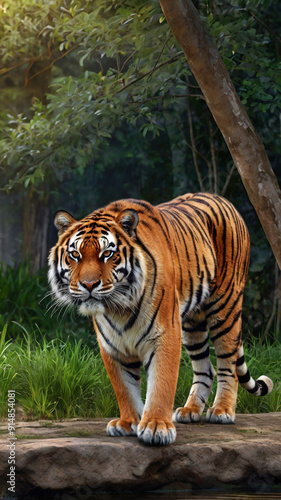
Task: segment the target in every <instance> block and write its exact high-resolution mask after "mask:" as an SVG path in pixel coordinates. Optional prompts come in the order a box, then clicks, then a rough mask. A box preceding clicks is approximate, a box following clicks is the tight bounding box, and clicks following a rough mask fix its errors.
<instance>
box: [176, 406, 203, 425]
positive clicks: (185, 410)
mask: <svg viewBox="0 0 281 500" xmlns="http://www.w3.org/2000/svg"><path fill="white" fill-rule="evenodd" d="M201 413H202V410H201V408H199V407H198V406H196V405H192V406H191V405H189V406H184V407H182V408H177V409H176V411H175V412H174V415H173V421H174V422H178V423H180V424H188V423H190V422H199V421H200V419H201Z"/></svg>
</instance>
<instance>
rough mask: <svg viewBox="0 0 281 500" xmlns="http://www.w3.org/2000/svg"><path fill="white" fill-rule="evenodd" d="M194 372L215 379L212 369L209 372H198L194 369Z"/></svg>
mask: <svg viewBox="0 0 281 500" xmlns="http://www.w3.org/2000/svg"><path fill="white" fill-rule="evenodd" d="M193 373H194V375H197V376H199V375H200V376H201V377H208V378H210V379H211V380H214V377H213V374H212V372H211V371H210V373H207V372H197V371H195V370H193Z"/></svg>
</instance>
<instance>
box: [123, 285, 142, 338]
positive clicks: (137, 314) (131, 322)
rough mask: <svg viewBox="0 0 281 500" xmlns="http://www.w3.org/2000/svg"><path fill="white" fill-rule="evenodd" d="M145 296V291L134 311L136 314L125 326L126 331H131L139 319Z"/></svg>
mask: <svg viewBox="0 0 281 500" xmlns="http://www.w3.org/2000/svg"><path fill="white" fill-rule="evenodd" d="M144 296H145V290H144V292H143V294H142V296H141V298H140V300H139V301H138V303H137V305H136V307H135V309H134V312H133V314H132V316H131V317H130V319H129V320H128V321H127V323H126V325H125V326H124V331H126V330H129V328H132V326H133V325H134V323H135V322H136V321H137V319H138V317H139V314H140V310H141V305H142V301H143V298H144Z"/></svg>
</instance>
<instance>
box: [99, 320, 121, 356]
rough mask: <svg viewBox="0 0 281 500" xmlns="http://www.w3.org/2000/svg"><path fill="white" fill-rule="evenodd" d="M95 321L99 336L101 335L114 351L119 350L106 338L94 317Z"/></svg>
mask: <svg viewBox="0 0 281 500" xmlns="http://www.w3.org/2000/svg"><path fill="white" fill-rule="evenodd" d="M95 322H96V325H97V327H98V329H99V333H100V334H101V336H102V337H103V339H104V340H105V342H106V343H107V344H108V345H109V346H110V347H111V348H112V349H114V351H116V352H119V351H118V349H117V348H116V347H115V346H114V345H113V344H112V342H110V340H109V338H107V336H106V335H105V333H104V331H103V330H102V328H101V326H100V325H99V324H98V322H97V320H96V319H95Z"/></svg>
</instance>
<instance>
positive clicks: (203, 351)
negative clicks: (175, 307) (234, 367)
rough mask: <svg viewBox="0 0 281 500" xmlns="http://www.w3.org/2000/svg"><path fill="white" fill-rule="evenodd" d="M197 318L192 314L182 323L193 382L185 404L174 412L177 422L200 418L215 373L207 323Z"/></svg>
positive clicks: (196, 420) (183, 339) (194, 420)
mask: <svg viewBox="0 0 281 500" xmlns="http://www.w3.org/2000/svg"><path fill="white" fill-rule="evenodd" d="M196 316H198V318H196ZM193 318H194V320H193ZM199 318H200V316H199V315H194V316H193V317H192V320H191V319H190V318H189V319H188V321H184V322H183V325H182V342H183V345H184V347H185V349H186V351H187V353H188V354H189V357H190V359H191V363H192V368H193V383H192V386H191V389H190V393H189V396H188V399H187V401H186V404H185V406H184V407H181V408H177V410H176V411H175V412H174V421H175V422H179V423H188V422H198V421H199V420H200V418H201V415H202V413H203V411H204V407H205V403H206V401H207V399H208V397H209V395H210V392H211V390H212V386H213V382H214V378H215V375H216V373H215V370H214V368H213V365H212V363H211V361H210V357H209V335H208V329H207V323H206V321H205V319H202V317H201V318H200V319H201V321H200V319H199ZM195 319H197V321H195Z"/></svg>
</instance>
